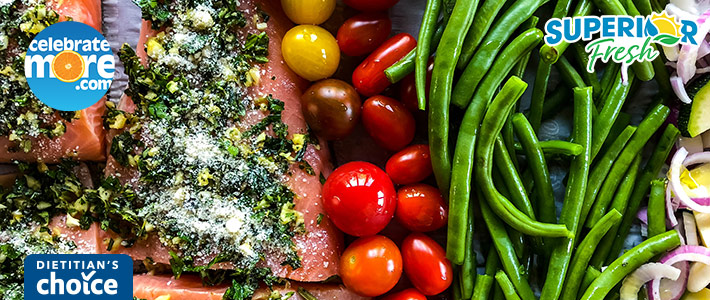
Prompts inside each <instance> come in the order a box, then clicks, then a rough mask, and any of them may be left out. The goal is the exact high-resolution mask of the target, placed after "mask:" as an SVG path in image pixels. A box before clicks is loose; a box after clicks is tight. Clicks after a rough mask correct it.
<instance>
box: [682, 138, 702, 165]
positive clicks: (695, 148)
mask: <svg viewBox="0 0 710 300" xmlns="http://www.w3.org/2000/svg"><path fill="white" fill-rule="evenodd" d="M676 146H677V147H678V148H685V150H688V154H690V155H689V157H690V156H693V154H695V153H700V152H703V151H704V150H705V149H704V147H703V138H702V137H700V136H696V137H694V138H690V137H682V136H681V137H680V138H678V142H677V143H676ZM686 160H687V159H686ZM683 165H685V166H688V165H686V164H685V162H683Z"/></svg>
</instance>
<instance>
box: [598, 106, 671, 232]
mask: <svg viewBox="0 0 710 300" xmlns="http://www.w3.org/2000/svg"><path fill="white" fill-rule="evenodd" d="M669 114H670V109H668V107H666V106H664V105H657V106H656V107H655V108H654V109H653V110H652V111H651V113H650V114H649V115H648V116H646V118H645V119H644V120H643V121H642V122H641V124H639V127H638V130H636V133H635V134H634V136H633V137H631V140H630V141H629V143H628V144H627V145H626V147H625V148H624V151H622V152H621V154H620V155H619V158H617V159H616V161H615V162H614V165H613V166H612V167H611V170H610V171H609V176H607V178H606V180H604V184H603V185H602V187H601V189H600V190H599V195H598V196H597V199H596V200H595V201H594V206H593V207H592V210H591V213H590V215H589V217H588V220H587V226H589V227H591V225H592V224H594V223H596V221H598V220H599V217H600V216H601V215H602V214H604V212H605V211H606V209H607V206H608V205H609V202H610V201H611V197H612V196H613V195H614V192H615V191H616V188H617V187H618V186H619V183H620V182H621V179H622V176H621V174H624V170H626V169H627V168H628V167H629V164H630V163H631V161H632V160H633V159H634V158H635V157H636V156H637V155H638V154H639V152H640V151H641V149H642V148H643V147H644V146H645V145H646V143H647V142H648V140H649V139H650V138H651V137H652V136H653V134H654V133H656V130H658V128H659V127H661V125H663V122H664V121H665V120H666V118H667V117H668V115H669Z"/></svg>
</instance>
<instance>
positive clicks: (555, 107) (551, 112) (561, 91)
mask: <svg viewBox="0 0 710 300" xmlns="http://www.w3.org/2000/svg"><path fill="white" fill-rule="evenodd" d="M533 88H534V87H533ZM571 90H572V89H570V88H568V87H566V86H560V85H558V86H557V88H556V89H555V90H554V91H552V92H551V93H550V94H549V95H547V96H545V99H544V100H543V101H544V103H543V106H542V117H541V121H542V120H547V119H550V118H552V117H554V116H556V115H557V114H558V113H559V112H560V111H561V110H562V109H563V108H565V107H567V105H565V102H567V100H569V99H570V98H572V97H571V94H570V91H571ZM531 112H532V111H531ZM529 119H530V120H531V121H530V122H531V123H532V119H533V117H532V114H529ZM533 125H534V124H533Z"/></svg>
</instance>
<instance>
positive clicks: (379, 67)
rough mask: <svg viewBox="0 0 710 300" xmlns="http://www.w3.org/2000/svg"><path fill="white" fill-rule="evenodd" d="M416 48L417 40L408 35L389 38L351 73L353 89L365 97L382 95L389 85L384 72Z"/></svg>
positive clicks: (402, 34) (403, 34)
mask: <svg viewBox="0 0 710 300" xmlns="http://www.w3.org/2000/svg"><path fill="white" fill-rule="evenodd" d="M416 46H417V40H416V39H415V38H414V37H413V36H412V35H410V34H407V33H400V34H398V35H395V36H393V37H391V38H390V39H389V40H387V41H386V42H385V43H384V44H382V45H381V46H380V47H379V48H377V50H375V52H372V54H370V56H368V57H367V58H366V59H365V60H364V61H363V62H362V63H361V64H360V65H359V66H358V67H357V68H355V71H353V86H355V89H356V90H357V91H358V92H359V93H360V94H363V95H365V96H367V97H371V96H374V95H377V94H379V93H382V92H383V91H384V90H385V89H387V87H389V86H390V85H391V83H390V81H389V79H387V76H386V75H385V70H386V69H387V68H389V67H391V66H392V65H393V64H394V63H396V62H398V61H399V60H400V59H402V57H404V56H405V55H407V53H409V51H412V50H413V49H414V48H415V47H416Z"/></svg>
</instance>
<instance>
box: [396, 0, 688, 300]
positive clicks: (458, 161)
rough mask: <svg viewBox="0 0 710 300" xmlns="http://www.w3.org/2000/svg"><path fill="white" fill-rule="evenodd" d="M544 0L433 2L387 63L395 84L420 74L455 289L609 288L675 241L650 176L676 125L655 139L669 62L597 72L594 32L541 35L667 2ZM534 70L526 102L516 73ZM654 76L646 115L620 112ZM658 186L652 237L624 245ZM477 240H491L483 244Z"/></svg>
mask: <svg viewBox="0 0 710 300" xmlns="http://www.w3.org/2000/svg"><path fill="white" fill-rule="evenodd" d="M479 2H480V3H479ZM547 2H549V0H519V1H502V0H427V3H426V7H425V12H424V15H423V17H422V26H421V28H420V32H419V44H418V46H417V48H416V49H415V50H413V51H412V52H410V53H409V54H408V55H406V56H405V57H404V58H403V59H402V60H400V61H399V62H398V63H396V64H395V65H393V66H392V67H391V68H389V69H388V70H387V71H386V74H387V76H388V78H389V79H390V81H392V82H393V83H394V82H397V81H398V80H400V79H402V78H403V77H404V76H406V75H408V74H410V73H412V72H413V73H414V78H415V85H416V93H417V102H418V107H419V109H421V110H424V109H425V108H428V112H427V113H428V138H429V146H430V151H431V158H432V168H433V171H434V176H435V179H436V183H437V185H438V187H439V189H440V191H441V193H442V196H443V197H444V198H445V200H447V201H448V205H449V216H448V231H447V239H446V255H447V258H448V259H449V260H450V261H451V262H452V263H453V264H454V266H455V267H454V272H455V273H456V274H455V276H454V278H455V279H454V281H453V282H454V283H453V284H454V291H453V296H454V299H476V300H483V299H491V298H492V299H522V300H535V299H536V297H535V293H534V292H533V291H536V290H539V291H540V299H543V300H557V299H565V300H574V299H580V298H581V299H585V300H587V299H604V298H614V297H618V296H619V295H618V292H612V291H615V287H616V286H618V284H619V283H620V282H621V280H623V278H624V277H625V276H626V275H627V274H629V273H630V272H632V271H633V270H634V269H635V268H637V267H638V266H640V265H641V264H643V263H646V262H648V261H649V260H651V259H652V258H653V257H656V256H657V255H659V254H661V253H663V252H664V251H667V250H669V249H671V248H673V247H675V246H677V245H678V243H679V236H678V234H677V233H675V232H673V231H670V232H666V226H665V217H666V216H665V207H664V198H663V196H664V195H663V193H662V192H664V188H665V182H663V181H658V180H654V179H656V178H657V177H658V176H659V171H660V168H661V167H662V165H663V162H664V161H665V160H666V158H667V157H668V155H669V153H670V151H671V148H672V146H673V144H674V142H675V141H676V140H677V138H678V135H679V132H678V129H677V128H675V126H673V125H668V126H666V127H665V129H664V131H663V134H662V135H660V138H659V139H654V138H653V137H654V136H655V135H656V133H657V131H658V130H659V128H661V126H662V125H663V124H666V123H665V122H666V119H667V118H668V116H669V113H670V110H669V108H668V107H666V106H665V105H663V102H662V101H661V99H668V98H669V97H668V95H670V94H671V93H672V91H670V84H669V74H668V72H667V70H666V68H665V66H664V65H663V63H664V62H663V61H661V60H656V61H654V62H650V61H648V62H636V63H634V64H632V65H631V66H630V67H631V68H630V70H627V73H628V76H627V78H626V79H625V80H624V78H622V76H621V66H620V64H617V63H614V62H608V63H605V62H598V63H597V64H596V65H595V70H593V72H590V71H589V70H587V66H588V65H589V56H588V53H587V52H586V50H585V41H580V42H578V43H574V44H569V43H565V42H563V43H560V44H558V45H555V46H550V45H545V44H544V43H542V41H543V36H544V33H543V31H542V30H541V29H540V28H541V27H544V26H543V25H544V24H545V23H546V21H547V20H546V18H547V17H548V16H550V17H551V18H565V17H583V16H588V15H591V14H607V15H608V14H618V15H627V14H628V15H631V16H638V15H648V14H650V13H651V12H658V11H660V10H661V9H662V8H663V7H662V5H660V4H659V3H658V1H655V0H640V1H630V0H610V1H606V0H579V1H572V0H557V1H555V2H554V8H552V6H550V8H552V14H551V15H550V14H549V13H548V10H547V9H541V7H543V6H545V4H546V3H547ZM569 46H572V48H571V51H566V50H567V48H569ZM432 56H433V58H434V70H433V72H432V75H431V79H430V82H427V80H428V79H427V74H426V71H427V70H426V69H427V66H428V62H429V61H430V59H431V57H432ZM536 60H537V62H536V63H530V64H529V62H535V61H536ZM598 74H599V76H598ZM532 75H534V81H532V80H531V82H530V84H532V87H531V91H528V92H531V95H530V103H529V106H528V105H527V101H521V97H522V95H523V93H525V92H526V90H528V86H529V84H528V83H526V82H525V81H524V80H523V79H521V78H527V77H531V78H532V77H533V76H532ZM649 80H655V81H656V82H657V83H658V86H659V94H658V95H657V96H656V97H654V99H656V100H657V102H654V103H653V104H652V105H651V107H650V108H649V109H648V111H647V112H646V113H645V114H644V115H643V116H642V117H643V118H642V121H641V122H640V123H638V122H637V121H635V120H636V118H632V116H631V115H630V114H629V113H625V112H624V110H625V109H626V107H628V106H630V105H629V103H630V102H631V101H632V100H631V99H633V98H634V97H635V96H636V93H637V90H639V89H646V88H645V87H640V86H641V85H640V84H639V83H641V82H642V81H649ZM427 84H430V86H431V89H430V91H429V93H428V94H426V86H427ZM570 99H573V101H572V100H570ZM452 104H453V105H452ZM569 111H571V116H572V132H571V134H570V135H569V137H563V138H558V139H555V140H544V139H543V136H541V135H540V131H541V128H546V126H549V123H548V121H549V120H551V119H559V118H560V117H561V118H565V117H566V116H569V115H570V114H569V113H568V112H569ZM651 148H655V151H653V152H652V155H651V156H650V157H646V156H645V155H644V154H645V153H646V151H643V150H644V149H651ZM559 167H562V168H568V169H567V170H566V171H568V172H567V177H566V181H565V183H564V184H565V192H564V195H563V196H559V195H555V193H554V190H553V186H554V185H553V183H555V182H554V180H553V178H552V174H554V173H553V172H552V171H553V170H557V168H559ZM652 182H653V183H652ZM649 191H650V192H651V197H650V199H649V239H647V240H646V241H645V242H643V243H642V244H641V245H639V246H637V247H635V248H633V249H631V250H629V251H626V252H624V253H622V249H623V241H624V240H625V239H626V237H627V235H628V234H629V231H630V228H631V226H632V224H633V222H634V220H635V217H636V213H637V212H638V210H639V208H640V206H641V205H642V202H643V201H644V199H646V196H647V195H648V194H649ZM559 198H562V199H559ZM560 200H561V201H560ZM559 202H561V203H562V207H561V213H559V214H558V204H557V203H559ZM479 215H480V216H482V220H478V219H476V220H474V219H475V217H476V216H479ZM480 245H490V249H489V250H488V252H487V253H486V254H481V253H477V252H476V251H478V250H477V249H478V246H480ZM484 256H485V257H484ZM482 258H485V259H483V261H485V268H483V266H481V265H479V262H480V260H481V259H482ZM480 269H485V271H484V272H482V274H478V272H477V270H480ZM601 270H603V272H602V271H601ZM528 272H531V273H528ZM531 284H532V285H531Z"/></svg>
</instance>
